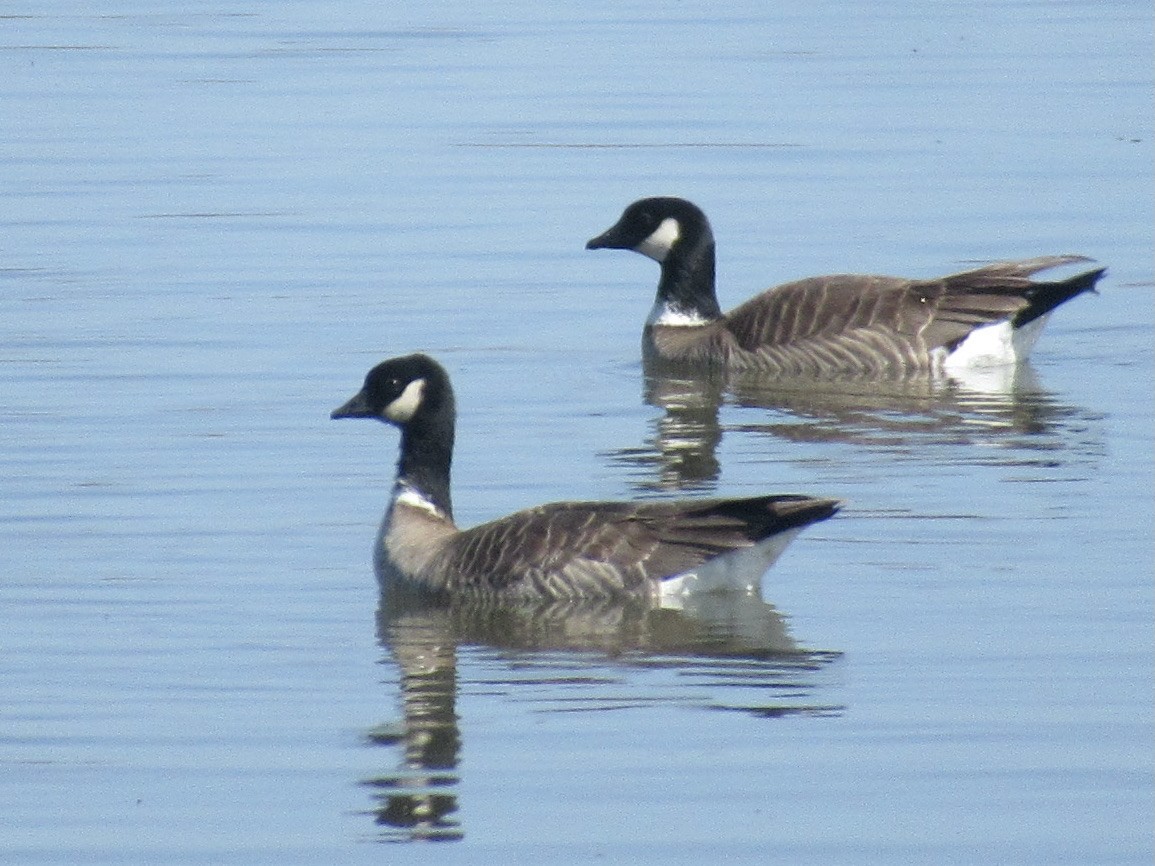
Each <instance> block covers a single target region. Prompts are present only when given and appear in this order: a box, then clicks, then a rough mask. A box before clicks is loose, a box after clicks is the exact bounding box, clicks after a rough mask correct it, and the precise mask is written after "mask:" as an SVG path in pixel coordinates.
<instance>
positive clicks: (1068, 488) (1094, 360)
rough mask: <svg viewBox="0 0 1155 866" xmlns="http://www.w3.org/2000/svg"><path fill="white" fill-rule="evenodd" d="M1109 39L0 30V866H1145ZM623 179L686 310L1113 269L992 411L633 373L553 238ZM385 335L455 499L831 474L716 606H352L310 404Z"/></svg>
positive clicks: (564, 31) (471, 511)
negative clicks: (446, 392) (1041, 270)
mask: <svg viewBox="0 0 1155 866" xmlns="http://www.w3.org/2000/svg"><path fill="white" fill-rule="evenodd" d="M780 5H781V4H780ZM1150 25H1151V21H1150V10H1149V8H1148V7H1147V6H1146V4H1139V3H1136V2H1111V3H1101V2H1095V3H1089V2H1069V3H1063V4H1029V3H1014V4H1008V3H991V2H971V3H966V4H961V5H955V6H951V7H949V8H947V7H942V8H939V7H937V6H936V7H934V8H927V7H926V5H925V4H917V5H916V4H902V3H900V4H891V5H889V6H887V7H886V8H885V9H882V8H875V7H874V6H872V5H871V4H867V5H864V6H856V7H853V8H850V7H847V6H845V5H844V4H834V3H811V4H798V5H795V6H791V7H789V8H786V7H783V8H768V7H766V5H765V4H759V3H738V4H730V5H729V6H728V7H727V8H726V9H717V10H715V9H711V10H709V11H708V12H705V11H703V10H699V9H697V8H695V7H684V8H683V7H671V8H669V9H661V10H656V9H655V8H654V7H653V6H652V4H650V5H642V4H633V3H620V2H619V3H614V4H608V3H607V4H597V3H595V4H593V5H590V4H586V5H584V6H581V7H566V8H551V7H549V6H541V5H540V4H539V5H534V4H528V3H506V4H499V5H497V6H493V5H490V6H485V5H482V6H477V5H466V4H452V5H448V6H446V5H441V6H437V5H430V4H411V3H400V4H396V3H395V4H388V5H383V4H368V3H354V4H348V3H346V4H331V3H321V4H318V3H310V4H304V3H293V2H288V3H279V4H276V5H274V6H270V5H268V4H237V5H228V4H217V5H211V6H193V5H191V4H190V5H187V6H185V5H181V4H173V3H166V4H160V3H153V2H147V0H145V2H139V3H135V4H128V3H121V4H116V5H114V6H113V7H111V8H105V9H103V10H101V11H99V12H93V13H89V12H77V11H76V10H75V9H74V8H73V7H72V6H70V5H66V4H60V3H53V2H42V3H33V2H28V3H25V4H23V5H22V6H19V7H17V8H12V9H8V10H6V13H5V15H4V16H3V17H0V65H2V67H3V75H2V76H0V106H2V108H3V117H4V131H5V134H4V135H3V136H2V137H0V166H2V168H0V184H2V186H3V191H4V209H3V215H2V216H0V226H2V230H0V251H2V253H3V256H2V261H0V287H2V289H3V297H4V304H5V313H4V316H3V317H2V319H0V341H2V343H0V344H2V345H3V351H2V355H0V360H2V363H3V372H4V376H3V378H2V379H0V381H2V383H3V384H2V385H0V389H2V391H0V394H2V399H0V412H2V413H3V422H4V423H3V424H2V425H0V463H2V465H3V468H4V477H5V483H4V493H5V496H4V502H5V504H4V507H3V511H2V512H0V533H2V541H3V551H4V553H3V558H2V559H0V563H2V564H3V573H4V575H5V577H4V582H3V589H2V590H0V592H2V596H0V611H2V613H0V617H2V621H0V682H3V684H4V692H3V694H4V701H3V711H2V712H3V715H2V717H0V718H2V724H0V761H2V762H3V766H4V771H5V772H4V773H3V781H2V782H0V811H2V812H3V814H4V815H5V820H4V822H3V823H4V829H3V831H2V832H0V852H2V853H3V855H4V859H5V860H10V861H12V862H62V863H64V862H67V863H78V862H189V863H192V862H222V861H223V862H252V863H256V862H276V863H290V862H299V863H320V862H361V861H373V862H377V861H379V860H381V859H384V858H392V859H404V860H422V861H435V862H438V863H445V862H535V861H538V862H541V861H544V862H566V861H571V862H583V861H590V860H603V861H610V862H614V861H629V862H654V863H678V862H685V863H689V862H694V863H697V862H701V861H702V860H704V859H707V858H710V859H714V860H722V861H727V860H728V861H733V862H768V861H769V862H775V861H780V862H802V863H823V864H829V863H854V864H861V863H875V862H877V863H883V862H885V863H895V862H902V863H916V862H927V863H973V862H983V861H993V862H1015V863H1047V864H1052V863H1060V862H1070V863H1147V862H1150V859H1151V853H1152V844H1151V832H1150V830H1151V825H1150V815H1151V807H1152V805H1153V803H1152V785H1151V779H1152V755H1151V733H1152V725H1151V721H1152V712H1151V700H1150V682H1151V671H1152V651H1151V645H1150V623H1151V609H1152V605H1151V601H1152V592H1151V588H1152V580H1151V577H1152V575H1151V571H1152V567H1151V562H1152V556H1151V554H1152V550H1151V526H1152V519H1151V517H1152V515H1151V490H1152V460H1151V452H1152V449H1151V432H1150V431H1151V415H1152V399H1151V398H1152V393H1151V381H1152V372H1153V371H1152V353H1151V333H1152V318H1153V317H1152V305H1151V286H1152V274H1151V240H1150V229H1151V225H1152V213H1151V196H1150V190H1151V165H1152V159H1151V156H1152V153H1151V142H1152V130H1151V123H1150V111H1149V108H1150V104H1149V100H1150V93H1151V73H1150V66H1149V62H1148V61H1149V59H1150V55H1151V44H1150V43H1151V38H1150V34H1151V26H1150ZM650 194H678V195H683V196H686V197H688V198H691V199H692V200H695V201H696V202H698V203H699V204H701V205H702V206H703V207H704V208H705V210H706V212H707V213H708V214H709V215H710V216H711V218H712V220H713V223H714V228H715V233H716V235H717V236H718V239H719V286H720V294H721V300H722V303H723V306H726V307H728V306H732V305H733V304H735V303H737V302H738V301H740V300H742V299H744V298H745V297H747V296H748V295H749V294H751V293H753V292H754V291H755V290H757V289H760V288H762V287H764V286H766V285H769V284H772V283H774V282H779V281H785V280H787V279H792V278H796V277H801V276H806V275H810V274H819V273H831V272H837V271H860V272H881V273H901V274H907V275H912V276H920V275H921V276H930V275H934V274H938V273H945V272H948V271H951V270H959V269H961V268H963V267H966V266H967V265H968V264H969V263H970V262H973V261H982V260H989V259H995V258H1012V257H1023V256H1030V255H1037V254H1044V253H1064V252H1080V253H1084V254H1087V255H1091V256H1094V257H1095V258H1096V259H1098V260H1099V261H1101V262H1102V263H1104V264H1106V265H1107V266H1109V268H1110V272H1109V275H1108V278H1107V279H1106V280H1105V281H1104V283H1103V285H1102V292H1101V294H1100V296H1098V297H1089V298H1080V299H1078V300H1077V301H1075V302H1073V303H1072V304H1071V305H1070V306H1069V307H1067V308H1064V309H1063V310H1062V311H1060V313H1059V314H1057V315H1056V316H1055V317H1054V319H1053V321H1052V323H1051V325H1050V326H1049V328H1048V331H1047V333H1046V334H1045V335H1044V336H1043V339H1042V341H1041V342H1040V344H1039V346H1038V348H1037V350H1036V355H1035V358H1034V360H1033V362H1032V364H1031V367H1030V368H1029V369H1028V370H1025V371H1023V372H1022V374H1021V376H1020V377H1019V380H1018V381H1016V382H1013V383H1003V385H1004V387H1000V388H996V389H994V390H991V389H989V388H984V387H982V383H979V385H978V386H976V387H971V385H969V384H968V385H963V386H959V387H957V388H952V389H948V390H946V391H943V390H934V389H931V390H927V389H922V388H919V387H917V386H914V387H912V388H909V389H906V390H903V391H902V392H901V393H894V391H893V390H888V389H860V390H857V391H854V392H852V394H851V395H850V396H849V397H848V396H847V394H846V393H844V392H839V391H834V392H833V393H828V392H823V391H822V390H821V389H818V388H815V387H805V388H802V387H793V388H791V387H785V388H783V387H767V386H766V385H765V383H757V382H754V383H739V384H737V385H735V386H734V387H733V388H731V389H729V390H726V389H720V388H713V387H711V386H710V385H709V384H708V383H707V384H705V385H703V384H702V383H690V384H689V385H687V384H686V383H684V382H677V381H673V382H671V381H661V380H654V379H647V377H645V376H644V375H643V371H642V369H641V365H640V363H639V330H640V325H641V321H642V319H643V317H644V316H645V313H646V310H648V308H649V305H650V301H651V293H652V290H653V286H654V285H655V283H656V279H657V273H656V269H655V268H654V266H653V264H652V263H651V262H647V261H645V260H643V259H642V258H641V257H637V256H630V255H627V254H609V253H605V254H596V255H595V254H593V253H587V252H585V251H584V250H583V248H582V247H583V244H584V242H585V240H586V239H588V238H589V237H592V236H593V235H594V234H596V233H598V232H600V231H602V230H603V229H604V228H605V227H606V226H608V225H609V224H610V223H611V222H612V221H613V220H615V219H616V217H617V215H618V213H619V212H620V210H621V208H622V207H623V206H624V205H625V204H627V203H628V202H629V201H631V200H633V199H635V198H638V197H640V196H642V195H650ZM416 349H422V350H425V351H429V352H431V353H433V354H435V355H436V356H437V357H439V358H440V359H441V360H442V361H443V362H444V363H445V364H446V365H447V366H448V367H449V369H450V371H451V373H452V375H453V376H454V380H455V383H456V386H457V390H458V394H459V409H460V413H461V418H460V423H459V442H458V452H457V461H456V467H455V478H454V486H455V503H456V509H457V511H458V517H459V519H460V520H461V522H462V523H463V524H472V523H474V522H477V521H480V520H484V519H487V518H489V517H493V516H496V515H500V514H503V513H506V512H508V511H511V510H513V509H515V508H518V507H521V506H524V505H529V504H532V503H536V502H541V501H548V500H552V499H561V498H570V497H580V498H604V499H616V498H631V497H647V496H657V495H671V494H674V493H681V494H702V493H721V494H734V495H739V494H745V493H755V492H763V491H782V492H787V491H791V492H795V491H796V492H806V493H812V494H815V495H830V496H838V497H842V498H846V499H847V500H849V501H850V506H849V507H848V508H847V509H846V511H845V512H843V514H842V515H840V516H839V517H837V518H836V519H834V520H832V521H828V522H827V523H824V524H822V525H820V526H818V527H815V528H813V529H811V530H809V531H808V532H806V533H804V534H803V535H802V536H801V537H800V538H799V540H798V541H796V542H795V544H794V545H793V546H792V547H791V549H790V551H789V552H788V553H787V554H786V556H785V557H783V559H782V560H781V561H780V562H779V563H778V564H777V565H776V566H775V568H774V569H773V570H772V571H771V573H770V575H769V576H768V578H767V586H766V596H767V600H766V603H765V604H759V605H752V606H747V607H745V608H742V609H740V610H725V609H724V610H710V611H697V612H691V613H693V614H694V615H693V616H690V615H688V614H677V613H675V612H666V613H665V615H662V616H658V615H656V614H654V613H653V612H649V613H647V612H638V611H630V610H624V611H623V610H610V611H605V610H592V611H591V610H578V611H574V610H548V611H532V612H520V613H519V614H517V615H514V614H510V613H508V612H505V613H500V612H499V613H494V612H492V611H477V610H473V611H439V610H432V611H430V610H421V609H418V610H400V611H393V610H384V611H378V598H377V591H376V587H375V584H374V581H373V576H372V573H371V570H370V559H369V549H368V547H369V544H370V542H371V539H372V537H373V533H374V530H375V526H376V523H377V520H378V518H379V516H380V512H381V509H382V507H383V504H384V500H385V496H386V492H387V489H388V485H389V483H390V481H391V474H392V463H393V460H394V454H395V447H396V436H395V434H394V433H393V432H392V431H388V430H385V429H383V428H381V429H378V428H375V427H372V426H369V425H360V426H358V425H349V426H346V425H337V424H331V423H330V422H329V421H328V417H327V416H328V412H329V410H330V409H332V408H333V407H334V406H336V405H337V404H338V403H340V402H341V401H342V400H344V399H345V398H346V397H347V396H348V395H349V394H350V393H352V391H353V390H355V389H356V387H357V386H358V384H359V381H360V378H361V376H362V375H363V374H364V372H365V370H367V369H368V367H369V366H371V365H372V364H373V363H375V362H376V361H378V360H381V359H382V358H384V357H387V356H390V355H394V354H401V353H404V352H408V351H412V350H416ZM426 839H440V840H445V842H444V844H437V845H424V844H399V845H390V846H386V847H385V848H382V847H381V846H380V845H379V844H376V843H380V842H393V843H405V842H409V841H417V840H426ZM499 858H500V860H499Z"/></svg>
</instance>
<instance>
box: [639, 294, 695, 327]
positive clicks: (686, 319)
mask: <svg viewBox="0 0 1155 866" xmlns="http://www.w3.org/2000/svg"><path fill="white" fill-rule="evenodd" d="M646 324H647V325H665V326H666V327H670V328H696V327H700V326H701V325H708V324H710V320H709V319H707V318H705V317H704V316H701V315H699V314H698V313H695V312H690V313H687V312H686V311H685V310H677V309H674V308H673V307H671V306H670V305H669V304H668V303H667V302H666V301H663V300H661V299H658V300H657V301H654V306H653V308H652V309H651V310H650V314H649V315H648V316H646Z"/></svg>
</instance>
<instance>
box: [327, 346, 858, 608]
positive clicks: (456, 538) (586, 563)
mask: <svg viewBox="0 0 1155 866" xmlns="http://www.w3.org/2000/svg"><path fill="white" fill-rule="evenodd" d="M332 417H334V418H377V419H379V420H382V421H387V422H390V423H393V424H396V425H397V426H398V427H400V428H401V457H400V461H399V463H398V473H397V483H396V487H395V488H394V494H393V500H392V502H391V504H390V507H389V511H388V512H387V513H386V516H385V519H384V521H383V522H382V526H381V532H380V535H379V538H378V543H377V548H376V564H377V568H378V574H379V576H380V578H381V580H382V583H383V584H389V583H392V582H395V581H401V582H402V583H404V584H408V585H410V586H414V587H416V588H418V589H420V590H423V591H426V592H430V593H434V594H443V595H448V596H460V597H494V596H496V597H501V598H506V599H518V598H574V599H581V598H607V597H633V598H653V599H659V598H663V597H666V596H669V595H670V594H681V593H684V592H689V591H703V590H708V589H739V590H753V589H755V588H756V586H757V582H758V581H760V579H761V577H762V574H763V572H764V571H765V570H766V568H768V567H769V566H770V564H772V563H773V561H774V559H775V558H776V557H777V556H778V554H780V553H781V551H782V550H783V549H784V548H785V546H786V545H787V544H788V543H789V541H790V540H791V539H792V538H793V536H794V534H796V532H797V531H798V530H800V529H801V528H802V527H804V526H806V525H808V524H810V523H814V522H816V521H819V520H824V519H826V518H827V517H830V516H831V515H833V514H834V513H835V512H836V511H837V510H838V506H839V503H838V502H837V501H836V500H832V499H815V498H812V497H808V496H797V495H780V496H759V497H753V498H749V499H705V500H688V501H679V502H647V503H630V502H558V503H552V504H549V505H541V506H537V507H535V508H529V509H526V510H524V511H518V512H516V513H514V514H511V515H509V516H507V517H503V518H501V519H499V520H495V521H492V522H490V523H485V524H482V525H480V526H476V527H473V528H472V529H467V530H459V529H458V528H457V527H456V526H455V525H454V523H453V513H452V505H451V502H450V494H449V472H450V463H451V460H452V452H453V437H454V424H455V407H454V399H453V390H452V387H451V385H450V382H449V377H448V375H447V374H446V372H445V370H444V369H443V368H442V367H441V366H440V365H439V364H437V362H436V361H434V360H433V359H432V358H429V357H427V356H425V355H409V356H405V357H402V358H394V359H392V360H390V361H385V362H383V363H382V364H379V365H378V366H376V367H374V368H373V369H372V370H371V371H370V372H369V374H368V376H366V379H365V384H364V387H363V388H362V389H361V391H360V392H358V394H357V395H355V396H354V397H353V398H352V399H351V400H349V402H347V403H346V404H345V405H343V406H341V407H340V408H339V409H337V410H335V411H334V412H333V415H332ZM688 573H689V574H690V576H689V577H686V575H687V574H688Z"/></svg>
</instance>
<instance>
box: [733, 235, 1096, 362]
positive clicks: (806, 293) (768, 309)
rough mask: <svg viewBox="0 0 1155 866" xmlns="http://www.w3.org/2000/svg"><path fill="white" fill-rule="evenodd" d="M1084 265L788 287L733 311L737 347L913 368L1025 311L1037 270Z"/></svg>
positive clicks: (1045, 261)
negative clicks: (981, 328)
mask: <svg viewBox="0 0 1155 866" xmlns="http://www.w3.org/2000/svg"><path fill="white" fill-rule="evenodd" d="M1075 261H1086V259H1084V258H1083V257H1081V256H1046V257H1041V258H1036V259H1029V260H1025V261H1018V262H999V263H996V264H992V265H988V266H986V267H983V268H978V269H976V270H972V271H965V272H963V273H959V274H954V275H951V276H947V277H942V278H940V279H935V280H910V279H903V278H900V277H882V276H862V275H855V274H841V275H835V276H827V277H812V278H810V279H805V280H799V281H797V282H792V283H786V284H785V285H782V286H778V287H777V288H774V289H771V290H769V291H767V292H765V293H763V294H761V295H758V296H757V297H755V298H752V299H750V300H749V301H747V302H746V303H744V304H742V305H741V306H739V307H737V308H735V309H734V310H733V311H732V312H730V313H729V314H728V315H727V316H726V319H725V326H726V330H727V331H728V332H729V334H730V335H731V336H732V338H733V341H734V346H735V347H736V348H737V349H738V350H740V351H744V352H749V353H755V354H756V355H758V356H759V357H760V362H761V364H762V365H764V366H768V367H774V368H778V369H782V370H791V371H794V372H807V371H809V370H811V369H815V370H819V371H821V370H823V369H831V368H842V369H846V370H860V371H872V370H886V369H892V368H902V369H910V368H912V367H922V366H926V364H927V363H928V360H929V355H928V353H929V352H930V351H931V350H933V349H935V348H937V347H940V346H941V347H946V348H953V347H954V346H955V345H957V344H958V343H959V342H960V341H961V340H962V339H964V338H965V337H966V336H967V334H969V333H970V332H971V331H972V330H973V329H974V328H976V327H979V326H981V325H985V324H990V323H992V322H997V321H1001V320H1004V319H1009V318H1011V317H1012V316H1014V315H1015V314H1016V313H1018V312H1019V311H1020V310H1022V309H1024V308H1025V307H1027V306H1028V304H1029V301H1028V297H1027V295H1028V294H1029V293H1030V291H1031V289H1032V287H1034V286H1036V285H1037V284H1036V283H1034V282H1032V281H1031V280H1030V275H1031V274H1033V273H1036V272H1037V271H1041V270H1045V269H1047V268H1052V267H1056V266H1058V265H1062V264H1068V263H1070V262H1075Z"/></svg>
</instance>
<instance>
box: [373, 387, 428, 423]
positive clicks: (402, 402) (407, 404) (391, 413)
mask: <svg viewBox="0 0 1155 866" xmlns="http://www.w3.org/2000/svg"><path fill="white" fill-rule="evenodd" d="M424 397H425V380H424V379H414V380H413V381H412V382H410V383H409V384H408V385H406V386H405V390H404V391H402V392H401V395H400V396H399V397H397V398H396V399H395V400H394V401H393V402H392V403H390V404H389V405H388V406H386V407H385V409H384V410H383V411H382V412H381V414H382V415H384V416H385V417H386V418H388V419H389V420H390V421H395V422H397V423H398V424H404V423H405V422H406V421H408V420H409V419H410V418H412V417H413V413H414V412H416V411H417V407H418V406H420V405H421V401H422V399H423V398H424Z"/></svg>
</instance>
